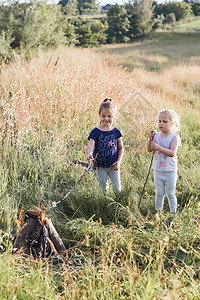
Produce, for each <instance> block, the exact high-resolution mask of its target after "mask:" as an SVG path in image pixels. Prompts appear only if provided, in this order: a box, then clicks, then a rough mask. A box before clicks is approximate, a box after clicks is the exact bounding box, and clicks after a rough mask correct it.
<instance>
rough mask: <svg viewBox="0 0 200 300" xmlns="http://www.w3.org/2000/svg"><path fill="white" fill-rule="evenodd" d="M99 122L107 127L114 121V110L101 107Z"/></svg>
mask: <svg viewBox="0 0 200 300" xmlns="http://www.w3.org/2000/svg"><path fill="white" fill-rule="evenodd" d="M99 117H100V124H101V125H102V126H105V127H109V126H111V125H112V123H113V121H114V117H115V114H114V111H113V110H112V109H110V108H103V109H102V110H101V112H100V115H99Z"/></svg>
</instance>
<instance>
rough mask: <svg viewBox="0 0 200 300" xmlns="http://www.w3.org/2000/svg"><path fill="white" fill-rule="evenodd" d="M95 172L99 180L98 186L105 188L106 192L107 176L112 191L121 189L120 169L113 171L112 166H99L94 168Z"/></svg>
mask: <svg viewBox="0 0 200 300" xmlns="http://www.w3.org/2000/svg"><path fill="white" fill-rule="evenodd" d="M95 173H96V176H97V179H98V182H99V186H100V187H101V188H102V189H104V190H106V192H108V191H109V185H108V177H109V178H110V181H111V183H112V188H113V191H114V192H116V191H121V181H120V170H118V171H115V170H114V166H111V167H110V168H101V167H99V168H97V169H96V170H95Z"/></svg>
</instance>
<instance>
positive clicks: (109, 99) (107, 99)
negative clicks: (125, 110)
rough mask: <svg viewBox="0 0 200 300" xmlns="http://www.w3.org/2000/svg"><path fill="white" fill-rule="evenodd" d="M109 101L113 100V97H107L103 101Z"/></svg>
mask: <svg viewBox="0 0 200 300" xmlns="http://www.w3.org/2000/svg"><path fill="white" fill-rule="evenodd" d="M107 101H110V102H111V101H112V99H111V98H106V99H105V100H103V102H107Z"/></svg>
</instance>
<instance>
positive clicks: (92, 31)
mask: <svg viewBox="0 0 200 300" xmlns="http://www.w3.org/2000/svg"><path fill="white" fill-rule="evenodd" d="M108 2H109V1H108ZM97 11H98V6H97V3H96V0H60V2H59V3H58V4H48V3H47V2H46V1H37V0H32V1H30V2H28V3H27V2H25V3H21V2H18V1H14V2H13V1H12V2H8V1H6V4H2V5H0V60H1V61H8V60H10V59H11V58H12V56H13V53H14V51H15V52H16V51H17V52H19V53H20V52H21V51H24V52H25V54H26V56H28V55H29V54H30V53H32V52H34V51H36V50H38V49H41V48H47V47H57V46H59V45H70V46H81V47H92V46H98V45H101V44H106V43H124V42H131V41H133V40H134V39H135V38H137V37H142V36H144V35H147V34H149V33H150V32H151V31H152V30H155V29H156V28H158V27H159V26H160V25H161V23H162V24H163V23H164V22H174V21H178V20H181V19H183V18H185V17H187V16H189V15H191V14H194V15H199V14H200V1H197V2H195V3H192V4H189V3H185V2H170V3H165V4H159V5H158V4H157V3H156V2H155V1H152V0H130V1H129V2H128V3H126V4H123V5H118V4H115V5H111V6H110V7H109V8H108V10H107V11H106V14H104V15H103V14H102V16H101V15H100V13H99V14H98V15H99V16H101V17H100V18H96V19H95V18H91V16H92V13H93V14H94V13H95V12H97Z"/></svg>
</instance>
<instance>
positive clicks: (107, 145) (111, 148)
mask: <svg viewBox="0 0 200 300" xmlns="http://www.w3.org/2000/svg"><path fill="white" fill-rule="evenodd" d="M120 137H122V134H121V132H120V130H119V129H117V128H113V129H112V130H109V131H102V130H100V129H98V128H94V129H93V130H92V131H91V133H90V135H89V137H88V140H90V139H92V140H94V141H95V148H94V152H93V157H94V159H96V162H97V166H98V167H103V168H109V167H110V166H111V165H112V164H114V163H115V162H116V161H117V156H118V149H117V139H119V138H120Z"/></svg>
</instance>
